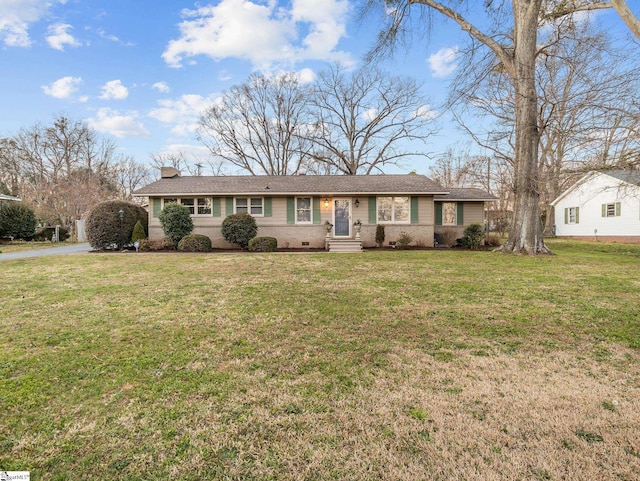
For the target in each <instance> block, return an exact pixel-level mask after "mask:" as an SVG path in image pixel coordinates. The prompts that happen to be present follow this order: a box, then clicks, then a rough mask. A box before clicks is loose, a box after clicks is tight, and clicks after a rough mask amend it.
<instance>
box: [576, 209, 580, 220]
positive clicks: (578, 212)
mask: <svg viewBox="0 0 640 481" xmlns="http://www.w3.org/2000/svg"><path fill="white" fill-rule="evenodd" d="M579 223H580V207H576V224H579Z"/></svg>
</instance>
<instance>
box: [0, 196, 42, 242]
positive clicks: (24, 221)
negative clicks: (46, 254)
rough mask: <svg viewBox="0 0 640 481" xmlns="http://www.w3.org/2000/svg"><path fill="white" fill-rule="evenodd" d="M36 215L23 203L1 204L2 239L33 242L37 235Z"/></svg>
mask: <svg viewBox="0 0 640 481" xmlns="http://www.w3.org/2000/svg"><path fill="white" fill-rule="evenodd" d="M36 225H37V220H36V214H35V212H34V211H33V209H31V208H30V207H28V206H26V205H24V204H23V203H22V202H0V237H12V238H14V239H23V240H32V239H33V237H34V236H35V233H36Z"/></svg>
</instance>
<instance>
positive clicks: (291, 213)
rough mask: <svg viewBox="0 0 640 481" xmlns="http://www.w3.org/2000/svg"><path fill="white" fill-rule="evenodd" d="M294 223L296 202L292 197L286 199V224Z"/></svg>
mask: <svg viewBox="0 0 640 481" xmlns="http://www.w3.org/2000/svg"><path fill="white" fill-rule="evenodd" d="M295 223H296V200H295V198H293V197H287V224H295Z"/></svg>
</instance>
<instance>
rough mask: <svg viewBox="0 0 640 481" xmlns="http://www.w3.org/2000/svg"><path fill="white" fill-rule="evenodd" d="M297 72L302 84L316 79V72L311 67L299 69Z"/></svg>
mask: <svg viewBox="0 0 640 481" xmlns="http://www.w3.org/2000/svg"><path fill="white" fill-rule="evenodd" d="M297 74H298V81H299V82H300V83H301V84H308V83H311V82H313V81H314V80H315V79H316V74H315V72H314V71H313V70H311V69H310V68H303V69H302V70H300V71H298V73H297Z"/></svg>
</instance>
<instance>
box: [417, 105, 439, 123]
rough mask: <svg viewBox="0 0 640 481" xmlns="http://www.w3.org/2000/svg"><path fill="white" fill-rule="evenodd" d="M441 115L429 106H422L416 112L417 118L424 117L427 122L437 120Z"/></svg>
mask: <svg viewBox="0 0 640 481" xmlns="http://www.w3.org/2000/svg"><path fill="white" fill-rule="evenodd" d="M438 115H440V113H439V112H438V111H437V110H432V109H431V106H430V105H429V104H425V105H421V106H420V107H418V109H417V110H416V117H424V118H425V119H427V120H430V119H435V118H436V117H437V116H438Z"/></svg>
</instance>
